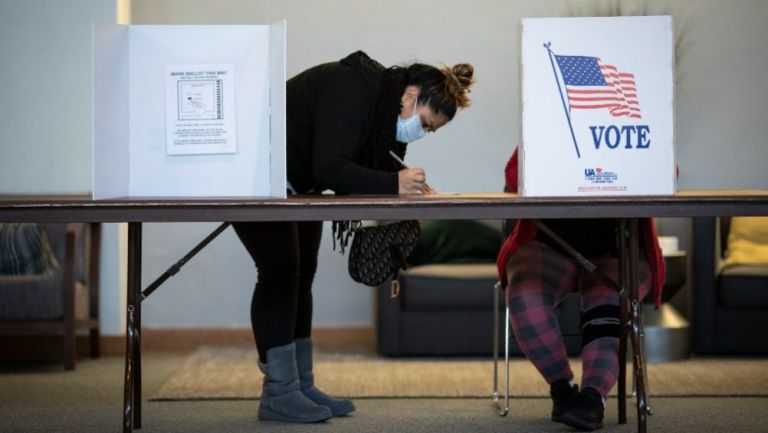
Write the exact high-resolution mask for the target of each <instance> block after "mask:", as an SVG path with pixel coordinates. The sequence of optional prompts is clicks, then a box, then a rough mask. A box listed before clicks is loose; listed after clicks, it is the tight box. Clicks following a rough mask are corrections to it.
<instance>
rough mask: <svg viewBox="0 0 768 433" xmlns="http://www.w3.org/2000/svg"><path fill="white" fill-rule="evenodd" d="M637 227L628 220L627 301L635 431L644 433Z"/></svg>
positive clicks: (642, 346) (632, 221)
mask: <svg viewBox="0 0 768 433" xmlns="http://www.w3.org/2000/svg"><path fill="white" fill-rule="evenodd" d="M638 244H639V242H638V227H637V218H630V219H629V256H630V257H629V299H630V306H631V309H632V312H631V323H632V327H631V331H632V334H631V336H632V360H633V366H634V370H635V384H636V386H637V431H638V433H645V431H646V421H647V415H648V414H649V413H650V411H649V409H648V400H647V398H648V394H647V388H646V381H645V379H646V373H645V348H644V345H643V333H644V330H643V318H642V313H643V311H642V305H643V300H642V299H640V293H639V290H638V270H639V266H638V262H639V253H638Z"/></svg>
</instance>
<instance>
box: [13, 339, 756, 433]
mask: <svg viewBox="0 0 768 433" xmlns="http://www.w3.org/2000/svg"><path fill="white" fill-rule="evenodd" d="M186 357H187V355H185V354H162V353H145V354H144V362H143V375H144V380H143V386H144V396H145V401H144V403H143V407H142V409H143V417H142V420H143V425H142V428H141V429H140V430H138V431H139V432H144V433H155V432H158V433H165V432H186V433H197V432H206V433H210V432H233V433H240V432H243V433H244V432H306V431H310V432H350V433H351V432H355V433H367V432H371V433H373V432H377V433H378V432H505V433H509V432H566V431H571V430H570V429H569V428H567V427H565V426H562V425H559V424H555V423H552V422H551V421H549V420H548V414H549V410H550V409H551V406H550V401H549V399H547V398H516V399H513V400H511V407H512V409H511V412H510V414H509V415H508V416H506V417H499V416H498V415H496V414H495V412H494V406H493V403H492V402H491V400H490V398H443V399H424V398H386V399H373V398H365V399H357V400H356V401H355V403H356V405H357V411H356V412H354V413H353V414H352V416H349V417H345V418H339V419H333V420H331V421H329V422H325V423H321V424H313V425H291V424H282V423H269V422H259V421H258V420H257V419H256V412H257V408H258V406H257V405H258V401H254V400H247V401H147V400H146V396H149V395H152V394H153V393H154V392H156V391H157V390H158V389H159V387H160V386H161V385H162V384H163V383H164V382H165V381H166V380H167V379H168V377H170V376H171V375H172V374H173V372H174V371H175V369H177V368H178V366H179V365H180V363H182V362H183V361H184V360H185V359H186ZM123 369H124V363H123V359H122V358H102V359H99V360H82V361H80V362H79V363H78V364H77V369H76V370H75V371H74V372H63V370H62V369H61V368H60V367H59V366H48V365H44V364H43V365H40V364H37V365H36V364H32V365H29V364H22V365H13V364H10V365H9V364H0V432H2V433H5V432H14V433H23V432H98V433H105V432H120V431H122V427H121V420H122V417H121V410H122V398H123V383H122V377H123ZM650 405H651V407H652V409H653V410H654V415H653V416H651V417H649V420H648V431H649V432H654V433H666V432H675V433H677V432H697V433H708V432H765V431H768V398H754V397H752V398H746V397H728V398H722V397H721V398H709V397H697V398H671V397H666V398H662V397H659V398H655V399H652V400H651V401H650ZM634 415H635V414H634V408H633V407H632V406H630V411H629V418H630V419H629V423H628V424H625V425H619V424H617V423H616V400H615V399H610V400H609V401H608V411H607V416H606V423H605V424H606V426H605V428H604V429H603V430H602V431H605V432H634V431H637V425H636V424H635V416H634Z"/></svg>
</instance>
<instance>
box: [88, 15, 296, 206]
mask: <svg viewBox="0 0 768 433" xmlns="http://www.w3.org/2000/svg"><path fill="white" fill-rule="evenodd" d="M285 33H286V24H285V22H278V23H276V24H272V25H118V24H111V23H95V24H94V26H93V110H94V112H93V198H94V199H107V198H129V197H130V198H140V197H160V196H165V197H179V196H180V197H190V196H196V197H285V194H286V163H285V134H286V133H285V80H286V77H285Z"/></svg>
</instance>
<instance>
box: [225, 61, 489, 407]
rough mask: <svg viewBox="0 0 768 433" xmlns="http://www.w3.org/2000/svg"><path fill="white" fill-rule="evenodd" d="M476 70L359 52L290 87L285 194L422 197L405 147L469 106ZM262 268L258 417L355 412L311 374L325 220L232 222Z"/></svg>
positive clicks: (257, 297)
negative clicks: (391, 61)
mask: <svg viewBox="0 0 768 433" xmlns="http://www.w3.org/2000/svg"><path fill="white" fill-rule="evenodd" d="M472 75H473V68H472V66H471V65H469V64H457V65H455V66H453V67H451V68H447V67H445V68H442V69H438V68H435V67H433V66H429V65H424V64H419V63H416V64H412V65H410V66H408V67H391V68H384V67H383V66H382V65H381V64H379V63H378V62H376V61H375V60H373V59H371V58H370V57H368V56H367V55H366V54H365V53H363V52H362V51H357V52H355V53H352V54H350V55H349V56H347V57H346V58H344V59H342V60H340V61H338V62H331V63H325V64H322V65H318V66H315V67H313V68H310V69H308V70H306V71H304V72H302V73H300V74H298V75H296V76H295V77H293V78H291V79H290V80H288V83H287V119H288V120H287V124H288V125H287V127H288V132H287V138H288V143H287V165H288V188H289V193H292V194H293V193H297V194H320V193H322V192H323V191H325V190H332V191H334V192H335V193H337V194H421V193H424V192H425V191H429V190H428V188H429V187H428V186H426V175H425V173H424V170H423V169H422V168H406V169H403V168H402V167H401V166H400V165H399V164H398V163H397V162H396V161H395V159H394V158H393V157H392V156H391V155H390V153H389V152H390V151H393V152H395V153H396V154H397V155H398V156H400V157H401V158H402V157H403V156H404V155H405V150H406V146H407V144H408V143H410V142H412V141H414V140H418V139H419V138H421V137H423V136H424V135H425V134H426V133H427V132H434V131H436V130H438V129H439V128H440V127H442V126H443V125H445V124H446V123H448V122H449V121H450V120H451V119H453V116H454V115H455V114H456V110H457V109H458V108H464V107H467V106H468V105H469V97H468V93H469V87H470V86H471V85H472V83H473V81H474V80H473V77H472ZM233 226H234V228H235V232H236V233H237V235H238V237H239V238H240V240H241V241H242V242H243V245H244V246H245V248H246V249H247V250H248V252H249V253H250V255H251V257H252V258H253V261H254V263H255V265H256V268H257V270H258V280H257V282H256V288H255V290H254V293H253V299H252V301H251V324H252V327H253V334H254V337H255V339H256V347H257V349H258V352H259V367H260V368H261V371H262V372H263V373H264V375H265V377H264V386H263V389H262V395H261V401H260V404H259V419H261V420H274V421H287V422H317V421H323V420H326V419H328V418H331V417H332V416H343V415H346V414H348V413H350V412H352V411H353V410H355V406H354V405H353V404H352V402H351V401H350V400H346V399H337V398H332V397H329V396H328V395H326V394H324V393H323V392H321V391H320V390H318V389H317V388H316V387H315V386H314V380H313V375H312V342H311V339H310V334H311V327H312V281H313V279H314V276H315V270H316V269H317V256H318V249H319V246H320V238H321V231H322V226H323V223H322V221H301V222H285V221H280V222H246V223H235V224H233Z"/></svg>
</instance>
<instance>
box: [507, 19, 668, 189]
mask: <svg viewBox="0 0 768 433" xmlns="http://www.w3.org/2000/svg"><path fill="white" fill-rule="evenodd" d="M673 40H674V36H673V31H672V18H671V17H667V16H654V17H610V18H542V19H524V20H523V21H522V77H523V92H522V93H523V107H522V111H523V122H522V123H523V140H522V146H521V153H520V155H521V158H520V165H521V167H520V184H521V185H522V188H521V191H522V194H523V195H526V196H589V195H669V194H674V193H675V191H676V181H675V177H676V176H675V158H674V92H673V88H674V79H673V77H674V48H673V47H674V43H673Z"/></svg>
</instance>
